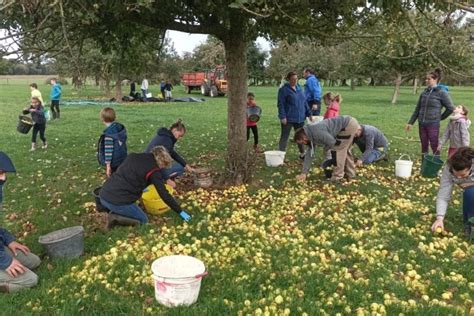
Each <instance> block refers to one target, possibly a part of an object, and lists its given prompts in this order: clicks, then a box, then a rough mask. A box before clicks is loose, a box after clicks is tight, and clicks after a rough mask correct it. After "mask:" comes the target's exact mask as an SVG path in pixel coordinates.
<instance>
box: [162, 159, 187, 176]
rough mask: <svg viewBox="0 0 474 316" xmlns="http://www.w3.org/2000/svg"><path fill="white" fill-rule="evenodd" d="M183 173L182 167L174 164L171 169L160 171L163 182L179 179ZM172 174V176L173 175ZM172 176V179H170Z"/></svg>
mask: <svg viewBox="0 0 474 316" xmlns="http://www.w3.org/2000/svg"><path fill="white" fill-rule="evenodd" d="M183 173H184V167H183V166H181V165H180V164H179V163H174V164H173V165H172V166H171V168H168V169H161V175H162V176H163V178H164V179H165V180H168V179H169V178H175V177H179V176H181V175H182V174H183ZM173 174H174V175H173ZM171 175H173V176H172V177H170V176H171Z"/></svg>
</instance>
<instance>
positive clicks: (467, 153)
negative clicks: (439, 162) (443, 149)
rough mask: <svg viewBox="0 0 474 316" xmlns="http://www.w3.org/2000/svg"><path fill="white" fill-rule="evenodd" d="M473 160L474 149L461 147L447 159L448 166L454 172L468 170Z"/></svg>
mask: <svg viewBox="0 0 474 316" xmlns="http://www.w3.org/2000/svg"><path fill="white" fill-rule="evenodd" d="M473 160H474V148H470V147H461V148H459V149H458V150H457V151H456V153H455V154H454V155H452V156H451V158H449V159H448V165H449V166H450V167H451V169H452V170H454V171H461V170H465V169H470V168H471V167H472V163H473Z"/></svg>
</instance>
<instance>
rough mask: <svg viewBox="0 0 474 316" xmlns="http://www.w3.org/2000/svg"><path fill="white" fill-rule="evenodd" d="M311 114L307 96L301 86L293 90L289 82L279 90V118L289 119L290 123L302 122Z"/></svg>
mask: <svg viewBox="0 0 474 316" xmlns="http://www.w3.org/2000/svg"><path fill="white" fill-rule="evenodd" d="M309 116H311V111H310V108H309V107H308V103H307V102H306V97H305V95H304V93H303V91H302V89H301V87H300V86H298V85H297V86H296V90H293V89H292V88H291V86H290V84H289V83H285V84H284V85H283V87H281V88H280V90H278V118H279V119H280V120H282V119H285V118H286V119H287V121H288V123H302V122H304V120H305V119H306V118H307V117H309Z"/></svg>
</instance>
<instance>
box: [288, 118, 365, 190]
mask: <svg viewBox="0 0 474 316" xmlns="http://www.w3.org/2000/svg"><path fill="white" fill-rule="evenodd" d="M359 128H360V125H359V123H358V122H357V120H356V119H355V118H353V117H350V116H348V115H343V116H338V117H335V118H331V119H327V120H323V121H321V122H318V123H315V124H309V125H306V126H305V127H303V128H300V129H298V130H297V131H296V133H295V136H294V141H295V142H296V143H297V144H299V145H308V146H309V147H310V149H309V150H307V151H306V153H305V156H304V163H303V170H302V172H301V174H300V175H298V176H297V179H298V180H299V181H304V180H306V176H307V174H308V172H309V169H310V167H311V163H312V161H313V156H314V147H315V146H323V147H325V148H324V149H325V151H327V150H333V151H335V153H336V166H335V167H334V170H333V172H332V176H331V181H339V180H341V179H342V178H343V177H344V176H345V177H347V178H349V179H351V178H354V177H355V165H354V159H353V157H352V153H351V148H352V143H353V141H354V136H355V135H356V132H357V130H358V129H359Z"/></svg>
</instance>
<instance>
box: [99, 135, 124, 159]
mask: <svg viewBox="0 0 474 316" xmlns="http://www.w3.org/2000/svg"><path fill="white" fill-rule="evenodd" d="M105 137H106V135H105V134H102V135H100V138H99V141H98V142H97V160H98V161H99V164H100V165H101V166H105ZM109 137H110V136H109ZM112 139H113V140H114V151H113V153H112V161H111V163H110V166H111V167H118V166H119V165H120V164H121V163H122V162H123V161H124V160H125V158H127V145H126V143H125V142H121V141H119V140H118V139H116V138H114V137H112Z"/></svg>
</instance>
